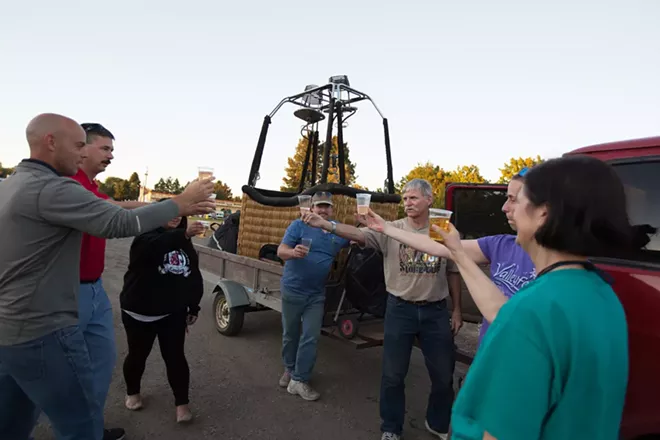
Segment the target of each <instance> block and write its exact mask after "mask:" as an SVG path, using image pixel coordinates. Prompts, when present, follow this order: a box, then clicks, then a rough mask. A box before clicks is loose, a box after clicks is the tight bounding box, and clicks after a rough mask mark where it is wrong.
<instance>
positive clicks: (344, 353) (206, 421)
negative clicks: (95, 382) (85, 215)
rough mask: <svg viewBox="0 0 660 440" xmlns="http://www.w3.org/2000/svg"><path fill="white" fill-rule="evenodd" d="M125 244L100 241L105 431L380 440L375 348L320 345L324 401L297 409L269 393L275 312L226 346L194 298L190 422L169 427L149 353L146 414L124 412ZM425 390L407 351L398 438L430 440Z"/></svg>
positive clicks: (169, 404) (415, 359) (165, 392)
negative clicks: (112, 352)
mask: <svg viewBox="0 0 660 440" xmlns="http://www.w3.org/2000/svg"><path fill="white" fill-rule="evenodd" d="M130 243H131V240H130V239H122V240H111V241H109V242H108V247H107V263H106V271H105V273H104V275H103V279H104V285H105V288H106V290H107V291H108V294H109V296H110V299H111V301H112V303H113V307H114V316H115V329H116V335H117V349H118V355H119V357H118V363H117V366H116V368H115V376H114V380H113V383H112V385H111V389H110V394H109V396H108V402H107V405H106V411H105V414H106V426H107V427H117V426H119V427H123V428H124V429H125V430H126V432H127V439H128V440H142V439H158V440H186V439H190V440H199V439H225V440H242V439H245V440H247V439H255V438H264V439H265V438H267V439H271V440H309V439H314V440H331V439H337V438H340V437H344V438H347V439H351V440H375V439H380V430H379V424H380V418H379V415H378V394H379V381H380V369H381V366H380V362H381V354H382V349H381V348H380V347H376V348H369V349H364V350H356V349H355V348H353V347H352V346H351V345H350V344H347V343H342V342H340V341H335V340H333V339H330V338H327V337H322V338H321V341H320V343H319V353H318V360H317V363H316V368H315V370H314V377H313V380H312V384H313V385H314V386H315V387H316V388H317V389H318V390H319V391H320V392H321V393H322V397H321V399H320V400H319V401H317V402H305V401H303V400H302V399H300V398H299V397H297V396H291V395H289V394H288V393H287V392H286V390H284V389H281V388H280V387H278V385H277V381H278V378H279V376H280V374H281V372H282V365H281V360H280V348H281V324H280V315H279V313H277V312H260V313H253V314H247V315H246V317H245V325H244V328H243V331H242V332H241V333H240V334H239V335H238V336H236V337H232V338H229V337H225V336H222V335H220V334H219V333H217V331H216V330H215V327H214V324H213V316H212V300H213V298H211V297H210V296H205V297H204V299H203V300H202V304H201V307H202V311H201V312H200V319H199V320H198V322H197V323H196V324H195V325H194V327H193V328H192V329H191V332H190V334H189V337H188V341H187V345H186V352H187V357H188V362H189V364H190V370H191V392H190V398H191V408H192V410H193V412H194V413H195V415H196V419H195V421H194V422H193V423H192V424H191V425H189V426H185V427H182V426H177V424H176V423H175V418H174V415H175V413H174V402H173V398H172V395H171V392H170V389H169V386H168V383H167V379H166V376H165V368H164V364H163V362H162V360H161V358H160V353H159V351H158V347H157V346H155V347H154V351H153V352H152V354H151V356H150V358H149V361H148V364H147V370H146V373H145V377H144V379H143V385H142V389H143V395H144V396H145V399H146V401H145V403H146V407H145V409H144V410H142V411H140V412H130V411H128V410H126V409H125V408H124V406H123V399H124V383H123V378H122V375H121V365H122V362H123V359H124V356H125V355H126V338H125V334H124V331H123V327H122V325H121V321H120V317H119V308H118V300H119V292H120V290H121V286H122V279H123V275H124V272H125V270H126V266H127V263H128V249H129V246H130ZM477 331H478V330H477V326H476V325H474V324H466V325H465V326H464V327H463V329H462V330H461V332H460V334H459V335H458V337H457V340H456V342H457V344H458V346H459V347H460V348H461V349H463V350H465V351H468V352H474V348H475V343H476V335H477ZM457 371H464V366H463V365H461V364H457ZM429 389H430V384H429V379H428V374H427V372H426V367H425V366H424V361H423V358H422V356H421V353H420V352H419V351H418V350H417V349H415V350H414V352H413V355H412V359H411V364H410V370H409V373H408V377H407V380H406V394H407V400H406V411H407V414H406V423H405V428H404V435H405V439H406V440H418V439H419V440H421V439H431V438H433V437H431V436H430V434H428V433H427V432H426V430H425V429H424V414H425V408H426V400H427V397H428V391H429ZM53 438H54V436H53V435H52V433H51V432H50V429H49V427H48V421H47V420H45V419H44V420H41V423H40V424H39V426H38V427H37V429H36V430H35V440H46V439H53Z"/></svg>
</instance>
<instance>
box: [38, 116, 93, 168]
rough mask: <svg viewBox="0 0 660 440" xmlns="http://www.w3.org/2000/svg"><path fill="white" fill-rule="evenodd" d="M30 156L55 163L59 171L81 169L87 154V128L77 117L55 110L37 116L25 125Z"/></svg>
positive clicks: (50, 163) (51, 163) (53, 164)
mask: <svg viewBox="0 0 660 440" xmlns="http://www.w3.org/2000/svg"><path fill="white" fill-rule="evenodd" d="M25 137H26V138H27V142H28V145H29V146H30V157H31V158H33V159H38V160H41V161H43V162H46V163H47V164H49V165H51V166H53V167H54V168H55V169H56V170H57V171H58V172H59V173H61V174H63V175H65V176H72V175H74V174H76V172H78V166H79V165H80V163H82V160H83V159H84V154H85V143H86V140H85V131H84V130H83V129H82V127H81V126H80V125H79V124H78V123H77V122H76V121H74V120H73V119H71V118H67V117H66V116H62V115H58V114H55V113H43V114H40V115H38V116H36V117H34V118H33V119H32V120H31V121H30V123H29V124H28V126H27V128H26V129H25Z"/></svg>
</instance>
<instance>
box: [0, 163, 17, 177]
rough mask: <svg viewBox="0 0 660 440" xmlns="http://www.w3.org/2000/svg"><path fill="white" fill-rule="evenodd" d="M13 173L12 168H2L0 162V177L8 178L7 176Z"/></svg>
mask: <svg viewBox="0 0 660 440" xmlns="http://www.w3.org/2000/svg"><path fill="white" fill-rule="evenodd" d="M13 172H14V169H13V168H4V167H3V166H2V162H0V177H9V175H10V174H11V173H13Z"/></svg>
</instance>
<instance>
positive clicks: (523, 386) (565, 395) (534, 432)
mask: <svg viewBox="0 0 660 440" xmlns="http://www.w3.org/2000/svg"><path fill="white" fill-rule="evenodd" d="M627 383H628V330H627V325H626V317H625V314H624V311H623V307H622V306H621V303H620V302H619V299H618V298H617V296H616V294H615V293H614V291H613V290H612V288H611V287H610V286H609V285H608V284H607V283H606V282H605V281H603V280H602V279H601V278H600V277H599V276H598V274H596V273H594V272H590V271H586V270H578V269H559V270H555V271H552V272H549V273H547V274H545V275H542V276H541V277H539V278H538V279H536V280H535V281H532V282H530V283H529V284H528V285H527V286H525V287H524V288H523V289H521V290H520V291H519V292H518V294H517V295H515V296H514V297H512V298H511V299H510V300H509V301H508V302H507V303H506V304H505V305H504V306H503V307H502V308H501V309H500V312H499V313H498V315H497V318H496V319H495V320H494V321H493V323H492V325H491V326H490V328H489V330H488V333H486V337H485V338H484V341H483V345H482V346H481V347H480V348H479V350H478V352H477V354H476V356H475V359H474V362H473V364H472V366H471V367H470V370H469V372H468V375H467V377H466V379H465V383H464V385H463V387H462V388H461V391H460V393H459V395H458V397H457V399H456V402H455V403H454V408H453V414H452V432H453V435H452V440H477V439H478V440H481V439H482V438H483V435H484V431H485V432H488V433H489V434H490V435H492V436H493V437H495V438H497V439H498V440H535V439H540V440H558V439H561V440H587V439H589V440H591V439H593V440H596V439H598V440H616V439H618V433H619V424H620V422H621V414H622V412H623V404H624V399H625V395H626V386H627Z"/></svg>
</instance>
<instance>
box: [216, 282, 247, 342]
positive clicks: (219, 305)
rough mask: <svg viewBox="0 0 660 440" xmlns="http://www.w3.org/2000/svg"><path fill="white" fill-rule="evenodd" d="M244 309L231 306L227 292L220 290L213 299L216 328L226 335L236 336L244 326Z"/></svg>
mask: <svg viewBox="0 0 660 440" xmlns="http://www.w3.org/2000/svg"><path fill="white" fill-rule="evenodd" d="M244 317H245V312H244V311H243V309H239V308H231V307H229V303H228V302H227V298H225V293H224V292H223V291H222V290H218V291H216V293H215V299H214V300H213V320H214V321H215V328H216V330H218V332H220V333H221V334H223V335H225V336H236V335H237V334H238V333H239V332H240V331H241V329H242V328H243V318H244Z"/></svg>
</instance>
